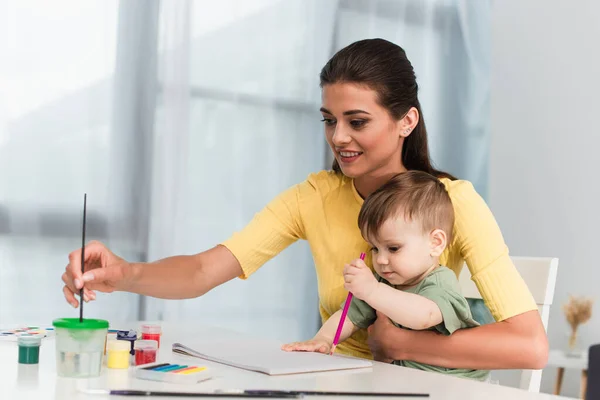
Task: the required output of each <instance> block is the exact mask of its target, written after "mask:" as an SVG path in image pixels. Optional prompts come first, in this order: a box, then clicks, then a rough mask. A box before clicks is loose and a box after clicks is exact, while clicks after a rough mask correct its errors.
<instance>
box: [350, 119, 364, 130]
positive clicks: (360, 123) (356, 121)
mask: <svg viewBox="0 0 600 400" xmlns="http://www.w3.org/2000/svg"><path fill="white" fill-rule="evenodd" d="M366 123H367V121H365V120H364V119H353V120H352V121H350V125H352V127H353V128H361V127H362V126H363V125H364V124H366Z"/></svg>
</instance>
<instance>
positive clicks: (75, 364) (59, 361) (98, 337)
mask: <svg viewBox="0 0 600 400" xmlns="http://www.w3.org/2000/svg"><path fill="white" fill-rule="evenodd" d="M52 325H53V326H54V328H55V330H56V371H57V372H58V375H59V376H63V377H69V378H88V377H93V376H98V375H100V371H101V370H102V358H103V355H104V342H105V339H106V334H107V332H108V321H106V320H103V319H84V320H83V321H82V322H79V318H60V319H55V320H54V321H52Z"/></svg>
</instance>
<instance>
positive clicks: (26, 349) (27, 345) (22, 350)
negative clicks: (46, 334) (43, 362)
mask: <svg viewBox="0 0 600 400" xmlns="http://www.w3.org/2000/svg"><path fill="white" fill-rule="evenodd" d="M17 344H18V346H19V364H37V363H39V362H40V346H41V345H42V338H41V336H39V335H36V336H32V335H21V336H19V337H18V338H17Z"/></svg>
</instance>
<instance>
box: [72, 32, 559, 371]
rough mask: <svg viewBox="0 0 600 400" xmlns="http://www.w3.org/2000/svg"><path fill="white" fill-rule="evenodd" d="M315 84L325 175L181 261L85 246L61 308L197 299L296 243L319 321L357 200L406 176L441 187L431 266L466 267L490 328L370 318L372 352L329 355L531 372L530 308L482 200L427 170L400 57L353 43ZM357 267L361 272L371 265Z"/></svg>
mask: <svg viewBox="0 0 600 400" xmlns="http://www.w3.org/2000/svg"><path fill="white" fill-rule="evenodd" d="M321 87H322V90H323V92H322V98H323V104H322V109H321V112H322V114H323V119H324V122H325V125H326V126H325V135H326V139H327V142H328V143H329V146H330V147H331V149H332V151H333V153H334V156H335V162H334V166H333V171H321V172H319V173H315V174H311V175H309V177H308V178H307V179H306V180H305V181H304V182H301V183H299V184H297V185H295V186H292V187H291V188H289V189H288V190H286V191H284V192H283V193H281V194H280V195H279V196H277V197H276V198H275V199H274V200H272V201H271V202H270V203H269V204H268V205H267V206H266V207H265V208H264V209H263V210H262V211H260V212H259V213H258V214H257V215H256V216H255V217H254V218H253V219H252V221H251V222H250V223H249V224H248V225H247V226H246V227H245V228H244V229H242V230H241V231H240V232H237V233H235V234H233V235H232V236H231V237H230V238H229V239H228V240H226V241H224V242H223V243H222V244H221V245H219V246H216V247H214V248H212V249H210V250H207V251H204V252H201V253H198V254H195V255H193V256H176V257H170V258H165V259H163V260H159V261H156V262H153V263H128V262H126V261H124V260H123V259H120V258H118V257H116V256H115V255H114V254H113V253H112V252H110V250H108V249H107V248H106V247H104V246H103V245H102V244H100V243H95V244H94V245H93V246H88V247H87V248H86V257H87V261H86V265H85V268H86V271H87V272H86V273H85V274H84V275H83V277H82V274H81V265H80V261H79V260H80V253H79V250H76V251H74V252H73V253H71V255H70V264H69V266H68V267H67V271H66V273H65V274H64V275H63V281H64V282H65V288H64V293H65V297H66V299H67V300H68V301H69V302H71V303H72V304H76V302H77V301H76V300H75V298H74V295H73V293H74V292H76V291H77V290H79V289H80V288H81V282H85V286H86V289H88V290H107V289H106V288H107V287H108V286H107V283H110V290H123V291H130V292H135V293H141V294H146V295H151V296H156V297H162V298H191V297H197V296H201V295H203V294H205V293H206V292H208V291H209V290H211V289H213V288H214V287H216V286H218V285H220V284H222V283H224V282H226V281H229V280H232V279H233V278H235V277H242V278H248V277H249V276H250V275H252V274H253V273H254V272H256V271H257V270H258V269H259V268H260V267H261V266H262V265H264V264H265V263H266V262H267V261H269V260H270V259H271V258H273V257H275V256H276V255H278V254H279V253H280V252H281V251H283V250H284V249H285V248H286V247H288V246H289V245H290V244H292V243H294V242H295V241H297V240H298V239H305V240H307V241H308V242H309V244H310V249H311V252H312V256H313V259H314V264H315V268H316V272H317V277H318V293H319V309H320V313H321V317H322V320H323V322H325V321H327V320H328V319H329V318H330V316H331V315H332V314H333V313H334V312H336V311H337V310H338V308H339V305H340V304H341V303H342V301H343V300H344V298H345V297H346V295H347V292H346V291H345V290H344V287H343V278H342V270H343V268H344V264H346V263H348V262H349V261H350V260H353V259H355V258H356V257H357V255H358V254H360V253H361V252H365V253H367V252H368V250H369V245H368V244H367V242H365V240H364V239H363V237H362V236H361V232H360V229H359V228H358V224H357V219H358V215H359V211H360V208H361V205H362V204H363V201H364V198H366V197H368V196H369V195H370V194H371V193H373V192H374V191H375V190H376V189H377V188H379V187H381V186H382V185H384V184H385V183H386V182H387V181H388V180H389V179H390V178H392V177H393V176H395V175H397V174H400V173H403V172H405V171H407V170H417V171H423V172H426V173H428V174H430V175H432V176H434V177H436V178H437V179H438V180H439V181H440V182H441V183H442V184H443V185H444V188H445V190H446V191H447V192H448V195H449V197H450V199H451V201H452V206H453V208H454V214H455V224H454V227H453V228H454V232H453V240H452V242H451V243H449V244H448V247H447V248H446V250H444V252H443V253H442V254H441V256H440V263H442V264H444V265H446V266H448V268H450V269H451V270H452V271H453V272H454V273H455V274H458V273H460V269H461V268H462V265H463V264H464V262H465V261H466V263H467V265H468V267H469V269H470V271H471V275H472V276H473V278H474V280H475V281H476V283H477V285H478V287H479V288H480V290H481V292H482V296H483V298H484V299H485V301H486V304H487V305H488V307H489V309H490V310H491V312H492V314H493V316H494V318H495V319H496V321H501V322H498V323H494V324H490V325H486V326H482V327H477V328H473V329H468V330H463V331H460V332H457V333H456V334H454V335H452V336H451V337H439V336H437V335H435V333H432V332H420V331H404V330H402V329H400V328H395V327H393V326H392V327H391V328H389V327H388V325H386V321H387V318H380V319H378V320H377V321H376V322H375V324H374V325H373V327H374V329H373V335H372V337H371V338H370V345H371V350H373V354H372V353H371V351H370V349H369V347H368V345H367V333H366V332H365V330H364V329H363V330H359V331H357V332H356V333H355V334H354V335H353V336H352V337H351V338H349V339H348V340H346V341H345V342H344V343H342V344H341V345H340V346H339V347H338V349H339V351H340V352H342V353H346V354H352V355H357V356H361V357H373V356H375V357H376V358H378V359H401V360H413V361H417V362H422V363H427V364H433V365H438V366H440V367H447V368H468V369H495V368H540V367H541V366H542V365H543V364H544V363H545V359H546V356H547V343H546V336H545V331H544V328H543V325H542V323H541V319H540V316H539V314H538V313H537V306H536V304H535V302H534V300H533V297H532V296H531V293H530V292H529V290H528V289H527V287H526V285H525V283H524V282H523V279H522V278H521V277H520V276H519V274H518V272H517V270H516V269H515V267H514V265H513V264H512V262H511V260H510V258H509V256H508V250H507V247H506V245H505V243H504V241H503V239H502V235H501V233H500V230H499V228H498V226H497V224H496V221H495V219H494V217H493V215H492V214H491V212H490V210H489V208H488V207H487V205H486V204H485V202H484V201H483V199H482V198H481V197H480V196H479V195H478V194H477V193H476V192H475V190H474V188H473V186H472V185H471V184H470V182H467V181H461V180H456V179H455V178H453V177H452V176H451V175H449V174H447V173H445V172H442V171H438V170H436V169H434V168H433V166H432V163H431V160H430V158H429V148H428V144H427V131H426V129H425V123H424V120H423V115H422V113H421V109H420V103H419V100H418V96H417V94H418V86H417V83H416V77H415V74H414V71H413V68H412V65H411V63H410V62H409V61H408V59H407V57H406V54H405V52H404V50H403V49H402V48H400V47H399V46H397V45H395V44H393V43H391V42H388V41H386V40H382V39H368V40H361V41H358V42H355V43H353V44H351V45H349V46H347V47H346V48H344V49H342V50H340V51H339V52H338V53H336V54H335V55H334V56H333V57H332V58H331V60H329V62H328V63H327V64H326V65H325V66H324V67H323V69H322V71H321ZM365 263H366V265H367V266H369V267H372V260H371V257H367V258H366V260H365ZM90 269H93V272H91V271H89V270H90ZM75 280H77V282H78V284H75ZM110 290H108V291H110ZM382 332H383V333H382ZM407 335H410V344H411V345H410V346H407V345H406V343H407ZM398 338H399V339H398ZM399 342H402V343H403V346H402V347H401V348H399V347H398V343H399Z"/></svg>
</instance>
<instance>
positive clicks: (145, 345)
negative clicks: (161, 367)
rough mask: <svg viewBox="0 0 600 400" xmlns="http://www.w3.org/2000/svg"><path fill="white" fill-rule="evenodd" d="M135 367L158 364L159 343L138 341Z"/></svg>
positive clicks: (135, 346)
mask: <svg viewBox="0 0 600 400" xmlns="http://www.w3.org/2000/svg"><path fill="white" fill-rule="evenodd" d="M134 348H135V365H142V364H150V363H153V362H156V353H157V351H158V343H157V342H156V340H138V341H136V342H135V345H134Z"/></svg>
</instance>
